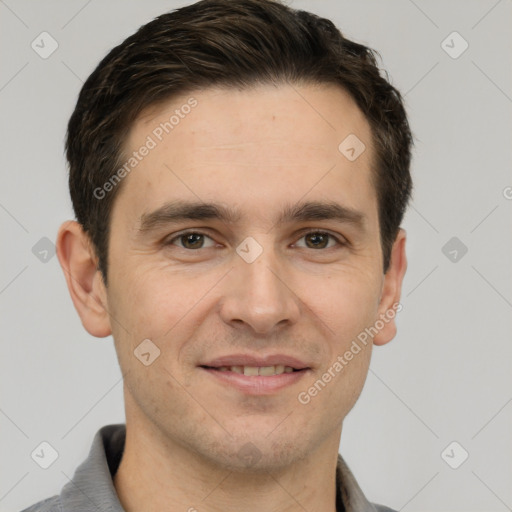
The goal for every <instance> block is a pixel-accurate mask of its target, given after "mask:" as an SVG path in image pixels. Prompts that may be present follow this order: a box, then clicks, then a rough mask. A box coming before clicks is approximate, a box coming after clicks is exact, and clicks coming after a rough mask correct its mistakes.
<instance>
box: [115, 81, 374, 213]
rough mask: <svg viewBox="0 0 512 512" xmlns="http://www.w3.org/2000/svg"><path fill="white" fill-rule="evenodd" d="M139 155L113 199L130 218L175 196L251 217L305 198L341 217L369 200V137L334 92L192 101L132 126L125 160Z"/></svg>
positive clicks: (269, 89) (258, 91) (191, 97)
mask: <svg viewBox="0 0 512 512" xmlns="http://www.w3.org/2000/svg"><path fill="white" fill-rule="evenodd" d="M143 146H148V147H149V146H151V149H150V150H149V151H144V153H145V154H146V156H144V157H143V158H141V159H140V161H139V162H138V163H137V166H136V168H135V169H134V171H133V172H130V174H129V176H128V177H127V178H126V180H125V181H126V182H125V183H123V191H122V192H121V194H120V195H121V196H124V197H125V199H126V198H129V200H130V203H131V204H132V206H133V209H134V210H135V209H136V208H139V209H147V205H145V204H143V203H144V201H146V202H147V201H151V203H152V206H153V207H154V206H158V205H159V204H164V203H165V202H166V201H169V200H170V199H175V198H182V197H184V196H187V198H190V199H196V200H204V201H213V200H215V201H217V202H226V203H233V202H237V203H238V204H239V205H240V206H243V205H244V204H245V205H247V206H249V203H250V199H251V198H252V199H254V200H256V199H257V198H259V205H260V210H262V209H263V210H264V209H267V210H268V209H269V208H271V207H272V205H273V204H275V202H276V201H280V200H281V199H282V198H286V202H287V203H291V202H293V199H294V198H295V199H297V200H298V199H300V198H304V197H305V196H306V195H308V194H312V195H313V196H314V195H315V194H316V195H317V196H318V195H320V196H322V197H324V198H326V199H330V200H335V199H336V198H339V199H342V200H343V201H342V202H344V203H345V204H346V206H349V207H350V206H351V204H352V205H353V206H355V205H356V204H355V203H357V202H358V201H359V202H361V201H363V200H364V201H366V202H368V201H369V200H371V201H372V202H373V201H375V197H376V196H375V194H374V191H373V187H372V186H371V185H370V183H371V179H370V177H371V173H372V165H373V152H374V150H373V146H372V139H371V131H370V127H369V125H368V122H367V120H366V119H365V117H364V115H363V114H362V112H361V111H360V110H359V108H358V107H357V105H356V104H355V102H354V101H353V100H352V98H351V97H350V96H349V95H348V94H347V93H346V92H345V91H344V90H343V89H341V88H340V87H338V86H330V85H321V86H318V85H316V86H313V85H308V86H298V85H289V84H286V85H280V86H275V85H259V86H257V87H252V88H250V89H243V90H237V89H231V88H210V89H205V90H201V91H192V92H190V93H188V94H183V95H180V96H179V97H175V98H173V99H171V100H169V101H168V102H165V103H161V104H159V105H156V106H153V107H151V108H149V109H147V110H146V111H145V112H143V113H142V114H141V115H140V116H139V117H138V119H137V120H136V121H135V123H134V124H133V126H132V128H131V131H130V133H129V136H128V138H127V140H126V143H125V154H126V158H129V157H130V155H133V153H134V152H139V153H140V151H139V150H140V149H141V148H142V147H143ZM359 153H360V154H359ZM354 154H355V157H356V158H354ZM327 196H330V197H327ZM312 199H314V198H313V197H312ZM316 199H318V197H317V198H316ZM254 206H257V205H254Z"/></svg>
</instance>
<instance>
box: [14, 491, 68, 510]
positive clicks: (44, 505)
mask: <svg viewBox="0 0 512 512" xmlns="http://www.w3.org/2000/svg"><path fill="white" fill-rule="evenodd" d="M22 512H62V508H61V506H60V496H58V495H56V496H52V497H51V498H46V499H45V500H42V501H38V502H37V503H34V504H33V505H31V506H30V507H28V508H25V509H24V510H22Z"/></svg>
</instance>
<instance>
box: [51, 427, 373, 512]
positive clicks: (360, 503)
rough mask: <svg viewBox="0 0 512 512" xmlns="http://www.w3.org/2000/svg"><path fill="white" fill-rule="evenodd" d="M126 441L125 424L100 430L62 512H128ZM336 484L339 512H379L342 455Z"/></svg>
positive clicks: (68, 488)
mask: <svg viewBox="0 0 512 512" xmlns="http://www.w3.org/2000/svg"><path fill="white" fill-rule="evenodd" d="M125 438H126V425H125V424H115V425H106V426H104V427H102V428H101V429H100V430H98V432H97V433H96V435H95V436H94V440H93V442H92V446H91V449H90V451H89V455H88V457H87V459H86V460H85V461H84V462H83V463H82V464H81V465H80V466H78V468H77V469H76V471H75V474H74V476H73V479H72V480H71V481H70V482H68V483H67V484H66V485H65V486H64V487H63V489H62V492H61V494H60V503H61V507H62V512H91V511H96V512H97V511H99V512H125V511H124V509H123V507H122V505H121V503H120V501H119V498H118V496H117V493H116V490H115V487H114V483H113V481H112V476H113V475H114V474H115V472H116V471H117V468H118V466H119V463H120V461H121V456H122V454H123V450H124V443H125ZM336 483H337V489H336V501H337V507H338V510H339V511H342V510H344V512H377V509H376V508H375V506H374V505H373V504H372V503H370V502H369V501H368V500H367V499H366V497H365V496H364V494H363V491H362V490H361V488H360V487H359V485H358V483H357V481H356V479H355V478H354V476H353V474H352V472H351V471H350V469H349V468H348V466H347V464H346V463H345V461H344V460H343V458H342V456H341V455H339V454H338V463H337V467H336ZM340 502H341V503H340Z"/></svg>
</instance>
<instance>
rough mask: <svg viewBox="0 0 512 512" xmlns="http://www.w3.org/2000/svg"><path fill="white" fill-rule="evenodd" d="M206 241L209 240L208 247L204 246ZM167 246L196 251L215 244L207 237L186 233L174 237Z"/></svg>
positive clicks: (192, 232)
mask: <svg viewBox="0 0 512 512" xmlns="http://www.w3.org/2000/svg"><path fill="white" fill-rule="evenodd" d="M207 240H210V245H205V242H206V241H207ZM169 245H177V246H178V247H181V248H182V249H190V250H194V249H195V250H197V249H205V248H206V249H207V248H208V247H213V245H215V243H214V241H213V240H212V239H211V238H210V237H209V236H208V235H204V234H203V233H198V232H195V231H190V232H188V233H182V234H181V235H178V236H175V237H174V238H172V240H170V241H169Z"/></svg>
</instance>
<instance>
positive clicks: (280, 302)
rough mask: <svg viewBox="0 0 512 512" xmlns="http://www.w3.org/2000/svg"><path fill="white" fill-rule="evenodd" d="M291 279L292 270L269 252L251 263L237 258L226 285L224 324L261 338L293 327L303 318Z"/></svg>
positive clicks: (223, 306) (222, 316) (223, 311)
mask: <svg viewBox="0 0 512 512" xmlns="http://www.w3.org/2000/svg"><path fill="white" fill-rule="evenodd" d="M289 276H290V272H289V269H288V270H284V269H283V266H282V265H280V264H279V262H278V261H277V258H276V257H275V255H274V253H273V251H271V250H270V249H268V250H264V251H263V253H262V254H261V255H260V256H259V257H258V258H257V259H256V261H254V262H252V263H247V262H246V261H244V260H243V259H242V258H240V257H238V255H236V256H235V267H234V268H233V269H232V270H231V272H229V274H228V279H227V280H226V281H225V282H224V287H225V288H224V290H225V292H224V294H223V295H224V297H223V300H222V301H221V308H220V315H221V318H222V320H223V321H224V322H226V323H227V324H229V325H230V326H231V327H237V326H238V328H240V326H242V325H243V326H246V327H249V328H250V329H251V330H252V331H253V332H254V333H255V334H260V335H265V334H266V335H269V334H272V333H274V332H275V331H276V330H278V329H282V328H283V327H284V326H286V325H288V326H290V325H293V324H294V323H296V322H297V321H298V319H299V318H300V300H299V297H298V296H297V295H296V293H295V292H294V291H293V289H292V286H293V283H292V282H291V279H290V277H289Z"/></svg>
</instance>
